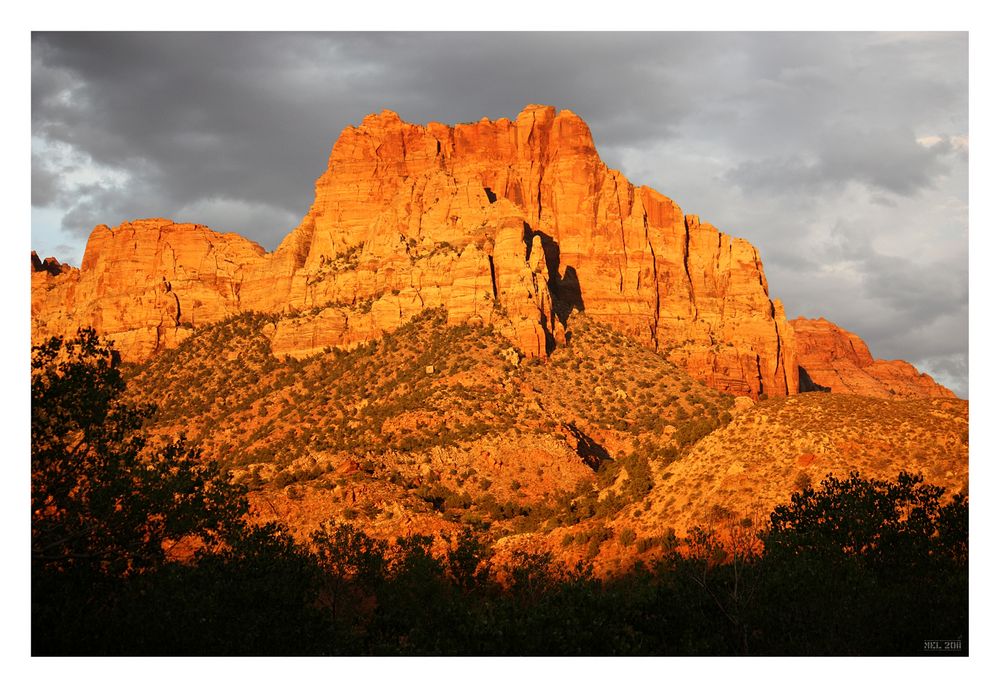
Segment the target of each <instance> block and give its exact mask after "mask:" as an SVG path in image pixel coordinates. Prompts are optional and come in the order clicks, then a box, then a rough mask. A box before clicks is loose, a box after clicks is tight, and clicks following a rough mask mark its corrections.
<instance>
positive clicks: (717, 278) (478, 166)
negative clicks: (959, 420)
mask: <svg viewBox="0 0 1000 688" xmlns="http://www.w3.org/2000/svg"><path fill="white" fill-rule="evenodd" d="M39 282H40V283H39V284H38V285H37V286H36V287H35V288H33V295H32V313H33V332H34V333H35V334H36V335H38V336H44V335H49V334H60V333H63V334H64V333H67V332H72V331H73V330H74V329H75V328H76V327H77V326H78V325H81V324H92V325H94V326H95V327H96V328H97V329H98V330H99V331H100V332H102V333H104V334H107V335H108V336H110V337H112V338H113V339H115V341H116V342H117V345H118V346H119V347H120V348H121V349H122V351H123V354H124V356H125V357H126V359H129V360H143V359H145V358H147V357H149V356H151V355H153V354H154V353H156V352H158V351H161V350H163V349H164V348H168V347H170V346H174V345H176V344H177V343H178V342H179V341H181V340H182V339H183V338H184V337H185V336H187V334H188V333H189V331H190V328H192V327H195V326H198V325H201V324H205V323H208V322H215V321H217V320H219V319H221V318H223V317H225V316H227V315H232V314H234V313H237V312H240V311H245V310H254V311H262V312H279V313H284V314H289V315H292V314H297V315H298V316H299V317H296V318H288V319H285V320H283V321H282V322H280V323H278V325H277V328H276V331H275V332H274V334H273V338H272V342H273V345H274V348H275V352H276V353H277V354H278V355H281V354H284V353H289V354H292V355H295V356H302V355H307V354H310V353H314V352H316V351H321V350H323V349H324V348H325V347H328V346H339V347H343V346H347V347H350V346H354V345H357V344H359V343H363V342H367V341H370V340H372V339H375V338H378V337H379V336H380V335H381V334H382V333H383V332H387V331H391V330H393V329H395V328H397V327H399V326H400V325H401V324H403V323H404V322H406V320H407V319H409V318H410V317H412V316H413V315H414V314H416V313H418V312H420V311H421V310H423V309H425V308H429V307H435V306H444V307H445V308H446V309H447V311H448V314H449V315H448V317H449V322H451V323H461V322H483V323H488V324H493V325H495V326H496V327H497V328H498V329H499V330H500V331H501V332H502V333H503V334H504V335H505V336H507V337H508V338H509V339H510V340H511V341H512V342H513V343H514V344H515V345H516V346H517V347H518V348H519V349H520V350H521V352H522V353H523V354H524V355H526V356H529V357H530V356H544V355H545V354H546V353H547V352H550V351H551V350H552V349H553V348H554V347H555V346H558V345H560V344H562V343H564V342H565V336H566V318H567V316H568V315H569V313H570V312H573V311H585V312H586V313H587V314H588V315H589V316H591V317H593V318H594V319H596V320H598V321H600V322H605V323H607V324H609V325H611V326H612V327H613V328H615V329H616V330H617V331H619V332H621V333H623V334H625V335H627V336H629V337H632V338H634V339H636V340H637V341H640V342H642V343H643V344H645V345H647V346H649V347H651V348H653V349H655V350H665V351H668V352H669V356H670V358H671V360H673V361H674V362H676V363H678V364H679V365H681V366H683V367H684V368H686V369H687V370H688V371H689V372H690V373H691V374H692V375H694V376H695V377H697V378H698V379H700V380H703V381H705V382H706V383H707V384H709V385H710V386H712V387H714V388H716V389H719V390H722V391H726V392H729V393H733V394H742V395H748V396H751V397H754V398H756V397H758V396H759V395H761V394H769V395H775V394H788V393H794V392H795V391H797V387H798V374H797V369H796V365H795V356H794V346H793V344H792V340H793V336H794V335H793V334H792V332H791V329H790V328H789V326H788V324H787V322H786V320H785V316H784V311H783V309H782V306H781V304H780V302H778V301H776V300H774V301H772V299H771V298H770V296H769V294H768V288H767V281H766V279H765V277H764V271H763V266H762V264H761V261H760V256H759V254H758V252H757V250H756V249H755V248H754V247H753V246H752V245H750V244H749V243H747V242H746V241H744V240H742V239H737V238H731V237H729V236H728V235H726V234H723V233H721V232H719V231H717V230H716V229H715V228H714V227H712V226H711V225H709V224H706V223H702V222H700V220H699V219H698V217H697V216H693V215H687V216H685V215H684V214H683V213H682V212H681V210H680V208H679V207H678V206H677V205H676V204H675V203H674V202H673V201H671V200H670V199H668V198H666V197H664V196H662V195H661V194H659V193H657V192H656V191H654V190H652V189H649V188H646V187H635V186H633V185H632V184H631V183H629V181H628V180H627V179H626V178H625V177H624V176H623V175H622V174H621V173H620V172H618V171H616V170H610V169H608V168H607V166H605V165H604V164H603V163H602V162H601V160H600V157H599V156H598V154H597V151H596V149H595V148H594V143H593V139H592V138H591V135H590V131H589V129H588V128H587V125H586V124H585V123H584V122H583V120H581V119H580V118H579V117H577V116H576V115H575V114H573V113H572V112H569V111H567V110H563V111H561V112H558V113H557V112H556V111H555V109H554V108H551V107H544V106H535V105H532V106H528V107H527V108H526V109H525V110H524V111H523V112H521V113H520V114H519V115H518V116H517V118H516V119H515V120H513V121H512V120H508V119H499V120H496V121H489V120H483V121H480V122H477V123H472V124H460V125H456V126H455V127H448V126H445V125H441V124H437V123H431V124H428V125H427V126H417V125H413V124H408V123H405V122H403V121H401V120H400V119H399V117H398V116H397V115H396V114H395V113H392V112H388V111H385V112H383V113H381V114H380V115H371V116H369V117H366V118H365V119H364V121H363V122H362V123H361V126H359V127H348V128H347V129H345V130H344V132H343V133H342V134H341V136H340V138H339V139H338V141H337V142H336V144H335V145H334V147H333V151H332V153H331V155H330V162H329V166H328V169H327V171H326V172H325V173H324V174H323V175H322V176H321V177H320V178H319V180H318V181H317V183H316V195H315V201H314V203H313V206H312V208H311V209H310V210H309V213H308V214H307V215H306V217H305V218H304V219H303V221H302V223H301V225H300V226H299V227H298V228H296V229H295V230H294V231H292V232H291V233H290V234H289V235H288V236H287V237H286V238H285V239H284V241H282V242H281V244H280V246H279V247H278V248H277V250H275V251H274V252H273V253H267V252H265V251H264V250H263V249H262V248H261V247H259V246H257V245H256V244H254V243H253V242H250V241H248V240H246V239H243V238H241V237H239V236H237V235H234V234H226V235H222V234H219V233H216V232H213V231H211V230H210V229H208V228H206V227H202V226H197V225H179V224H174V223H172V222H170V221H169V220H165V219H151V220H139V221H135V222H131V223H125V224H123V225H121V226H120V227H117V228H114V229H111V228H109V227H106V226H99V227H97V228H96V229H95V230H94V231H93V233H92V235H91V237H90V240H89V241H88V244H87V248H86V252H85V255H84V259H83V264H82V266H81V269H80V270H79V271H70V272H68V273H66V274H61V275H58V276H51V279H49V278H46V277H43V278H41V279H40V280H39Z"/></svg>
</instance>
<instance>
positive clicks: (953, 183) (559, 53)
mask: <svg viewBox="0 0 1000 688" xmlns="http://www.w3.org/2000/svg"><path fill="white" fill-rule="evenodd" d="M531 102H542V103H551V104H553V105H556V106H557V107H561V108H569V109H572V110H574V111H576V112H577V113H579V114H580V115H581V116H582V117H583V118H584V119H585V120H586V121H587V122H588V124H590V126H591V129H592V131H593V133H594V139H595V141H596V143H597V145H598V149H599V150H600V152H601V154H602V156H603V157H604V159H605V161H606V162H607V163H608V164H609V165H611V166H613V167H616V168H618V169H621V170H623V171H624V172H625V173H626V174H627V175H628V176H629V177H630V178H631V179H632V180H633V181H634V182H636V183H640V184H648V185H650V186H653V187H654V188H657V189H658V190H660V191H662V192H663V193H665V194H667V195H668V196H670V197H672V198H674V199H675V200H676V201H678V203H680V204H681V206H682V207H683V208H684V209H685V211H687V212H694V213H698V214H700V215H701V216H702V217H703V219H705V220H706V221H709V222H712V223H714V224H716V225H717V226H719V227H720V228H721V229H722V230H723V231H726V232H728V233H730V234H734V235H737V236H743V237H746V238H747V239H749V240H751V241H752V242H754V243H755V244H756V245H758V247H759V248H760V250H761V253H762V256H763V258H764V261H765V266H766V268H767V272H768V280H769V283H770V286H771V291H772V294H773V295H775V296H778V297H780V298H782V299H783V300H784V301H785V303H786V307H787V309H788V312H789V314H790V315H792V316H794V315H796V314H800V313H801V314H805V315H811V316H818V315H824V316H825V317H827V318H829V319H831V320H834V321H836V322H838V323H839V324H841V325H842V326H844V327H847V328H848V329H851V330H853V331H856V332H857V333H858V334H860V335H861V336H862V337H864V338H865V339H866V340H867V341H868V342H869V344H870V345H871V347H872V349H873V352H874V353H875V354H876V355H877V356H880V357H884V358H905V359H907V360H911V362H914V363H915V364H917V365H920V366H924V367H926V369H928V370H930V371H932V372H935V373H937V374H940V375H946V376H948V377H947V379H948V380H951V381H953V382H952V383H951V384H953V385H954V386H955V387H956V388H957V391H959V392H960V393H962V392H963V391H964V390H965V389H966V388H967V367H968V354H967V352H968V335H967V330H968V219H967V214H968V210H967V204H968V190H967V186H968V169H967V168H968V162H967V154H968V153H967V151H968V148H967V146H968V138H967V137H968V40H967V36H966V35H965V34H955V33H931V34H870V33H869V34H866V33H808V34H796V33H777V34H764V33H722V34H712V33H699V34H695V33H627V34H621V33H555V34H553V33H514V34H510V33H439V34H414V33H389V34H380V33H370V34H280V33H264V34H238V33H224V34H211V33H192V34H169V33H168V34H163V33H135V34H129V33H113V34H94V33H66V34H49V33H34V34H33V35H32V137H33V155H32V205H33V230H32V242H33V245H35V247H36V248H38V249H39V250H40V251H41V252H42V253H45V254H58V255H59V257H60V258H63V259H69V260H70V261H71V262H78V261H79V259H80V255H81V254H82V248H83V242H84V241H85V238H86V236H87V234H88V233H89V231H90V230H91V229H92V227H93V226H94V225H96V224H98V223H105V224H111V225H114V224H118V223H120V222H122V221H125V220H129V219H134V218H136V217H151V216H165V217H172V218H174V219H176V220H178V221H194V222H201V223H205V224H209V225H210V226H213V227H214V228H216V229H218V230H220V231H237V232H240V233H242V234H244V235H246V236H248V237H250V238H252V239H254V240H256V241H258V242H259V243H261V244H262V245H264V246H265V247H266V248H273V247H274V246H275V245H277V243H278V242H279V241H280V239H281V238H282V237H283V236H284V235H285V234H286V233H287V232H288V231H289V230H290V229H291V228H292V227H293V226H294V225H295V224H296V223H297V222H298V220H299V218H301V216H302V215H303V214H304V213H305V212H306V210H307V209H308V207H309V204H310V202H311V198H312V189H313V183H314V181H315V178H316V177H317V176H319V174H320V173H321V172H322V171H323V169H324V167H325V165H326V160H327V156H328V154H329V149H330V146H331V145H332V143H333V141H334V140H335V139H336V137H337V135H338V134H339V132H340V130H341V129H342V128H343V127H345V126H348V125H352V124H356V123H358V122H359V121H360V120H361V119H362V118H363V117H364V116H365V115H366V114H368V113H369V112H377V111H380V110H382V109H384V108H389V109H393V110H396V111H397V112H399V113H400V115H401V116H402V117H403V118H404V119H407V120H409V121H414V122H427V121H432V120H433V121H440V122H447V123H454V122H461V121H474V120H478V119H480V118H481V117H483V116H488V117H491V118H495V117H500V116H508V117H509V116H512V115H515V114H516V113H517V112H518V111H519V110H520V109H521V108H522V107H523V106H524V105H525V104H527V103H531ZM67 249H69V250H70V253H69V254H68V255H67V254H66V250H67ZM963 371H965V372H963Z"/></svg>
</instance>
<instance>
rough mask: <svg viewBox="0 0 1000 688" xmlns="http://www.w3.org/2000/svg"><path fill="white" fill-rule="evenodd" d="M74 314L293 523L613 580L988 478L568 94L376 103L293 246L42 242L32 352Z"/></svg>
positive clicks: (938, 411)
mask: <svg viewBox="0 0 1000 688" xmlns="http://www.w3.org/2000/svg"><path fill="white" fill-rule="evenodd" d="M80 326H92V327H94V328H96V329H97V330H98V332H99V333H100V334H103V335H105V336H107V337H109V338H111V339H113V340H114V341H115V346H116V348H118V349H119V350H120V351H121V353H122V356H123V359H124V360H125V361H126V366H127V371H128V375H127V377H128V394H129V397H130V399H131V400H132V401H135V402H143V403H144V402H152V403H155V404H156V405H158V406H159V412H158V414H157V415H156V416H155V417H154V418H153V419H152V420H151V421H150V430H151V432H153V433H154V434H155V435H157V436H163V437H172V436H176V435H178V434H181V433H185V434H187V435H188V436H189V437H190V438H191V439H193V440H195V441H197V443H198V444H199V445H200V446H201V447H202V449H203V451H204V456H205V458H206V459H214V460H217V461H219V462H221V463H222V464H223V465H224V466H225V467H226V468H227V469H228V470H230V471H231V476H232V479H233V480H235V481H237V482H240V483H243V484H245V485H246V486H247V487H248V488H249V489H250V498H251V502H252V503H253V505H254V507H255V509H256V510H257V516H258V518H260V519H261V520H267V519H269V518H274V517H277V518H278V519H279V520H281V521H282V522H284V523H285V524H287V525H289V526H290V528H291V529H292V531H293V532H294V533H295V534H296V535H297V536H299V537H305V536H306V535H307V534H308V533H309V532H311V531H312V530H313V529H314V528H315V527H316V526H317V525H319V524H320V523H321V522H323V521H325V520H326V519H330V518H334V519H336V520H338V521H355V522H357V523H358V524H359V525H361V526H362V527H363V528H364V529H365V530H366V531H367V532H371V533H375V534H378V535H380V536H382V537H390V536H394V535H400V534H414V533H417V534H436V533H442V532H449V531H455V530H457V529H459V528H462V527H473V528H476V529H479V530H480V531H482V532H484V533H486V534H488V536H489V538H490V539H491V540H492V541H493V542H494V543H495V544H496V546H497V548H498V551H500V552H502V551H504V548H514V547H518V548H520V547H527V546H537V547H541V548H544V549H545V550H547V551H550V552H557V553H559V556H561V557H562V558H564V559H566V560H567V561H579V560H581V559H586V560H590V561H592V562H595V563H596V564H597V565H598V569H599V570H605V571H613V570H624V569H625V568H627V567H628V566H629V565H630V564H631V563H632V562H634V561H635V560H636V559H641V558H643V557H645V556H648V555H649V554H651V553H652V551H653V550H654V549H656V548H657V547H659V546H660V545H665V544H667V543H668V541H669V540H670V538H669V534H670V533H671V532H673V533H675V534H681V535H682V534H684V533H686V532H689V531H690V530H691V529H693V528H694V527H696V526H699V525H707V524H713V523H714V524H718V523H721V522H723V521H725V520H727V519H729V520H733V519H736V520H742V519H744V518H748V517H750V516H753V517H756V516H758V515H760V514H766V513H767V512H768V511H769V510H770V509H771V508H773V507H774V506H775V505H777V504H779V503H782V502H784V501H786V500H787V498H788V495H789V494H790V493H791V492H792V491H794V490H796V489H801V488H802V486H804V485H806V484H815V483H817V482H818V481H819V480H821V479H822V478H823V476H825V475H826V474H827V473H834V474H836V475H846V474H847V473H848V472H849V471H850V470H860V471H863V472H864V473H865V474H866V475H871V476H874V477H893V476H894V475H896V474H897V473H898V472H899V471H901V470H912V471H917V472H924V473H925V474H926V475H927V477H928V478H929V479H931V480H933V481H935V482H937V483H938V484H940V485H942V486H944V487H946V488H947V489H948V490H949V491H950V492H956V491H958V490H961V489H963V488H964V487H965V486H966V485H967V476H968V402H965V401H963V400H958V399H954V398H953V397H954V395H953V394H952V393H951V392H950V391H949V390H947V389H945V388H944V387H942V386H940V385H938V384H936V383H935V382H934V381H933V380H932V379H931V378H930V377H929V376H927V375H921V374H920V373H918V372H917V371H916V369H914V368H913V367H912V366H910V365H909V364H907V363H905V362H903V361H880V360H875V359H874V358H873V357H872V356H871V353H870V352H869V350H868V348H867V346H866V345H865V344H864V342H863V341H861V339H860V338H858V337H857V336H856V335H853V334H851V333H849V332H847V331H845V330H842V329H840V328H839V327H837V326H836V325H834V324H832V323H830V322H828V321H826V320H823V319H819V320H806V319H803V318H798V319H796V320H792V321H787V320H786V318H785V315H784V310H783V308H782V306H781V303H780V302H779V301H778V300H777V299H772V298H771V296H770V294H769V291H768V286H767V280H766V278H765V276H764V270H763V266H762V263H761V260H760V256H759V254H758V252H757V250H756V249H755V248H754V247H753V246H752V245H750V244H749V243H748V242H746V241H744V240H742V239H738V238H732V237H730V236H728V235H726V234H724V233H722V232H719V231H718V230H716V229H715V228H714V227H712V226H711V225H709V224H707V223H703V222H701V221H700V220H699V218H698V217H697V216H695V215H684V214H683V213H682V212H681V210H680V208H678V207H677V205H676V204H675V203H673V201H671V200H670V199H668V198H666V197H665V196H662V195H661V194H659V193H658V192H656V191H654V190H652V189H649V188H646V187H635V186H633V185H632V184H631V183H629V181H628V180H627V179H625V178H624V176H623V175H622V174H621V173H620V172H618V171H615V170H610V169H608V168H607V167H606V166H605V165H604V164H603V163H602V162H601V160H600V158H599V156H598V155H597V152H596V150H595V148H594V143H593V140H592V138H591V135H590V132H589V130H588V128H587V126H586V124H585V123H584V122H583V121H582V120H581V119H580V118H579V117H577V116H576V115H575V114H573V113H571V112H569V111H566V110H563V111H560V112H556V110H555V109H554V108H551V107H545V106H536V105H531V106H528V107H527V108H526V109H525V110H524V111H523V112H521V113H520V114H519V115H518V116H517V117H516V118H515V119H514V120H508V119H499V120H496V121H490V120H485V119H484V120H482V121H480V122H476V123H470V124H459V125H456V126H454V127H449V126H445V125H442V124H437V123H431V124H428V125H426V126H418V125H413V124H408V123H405V122H403V121H402V120H400V118H399V117H398V116H397V115H395V113H392V112H388V111H385V112H382V113H381V114H379V115H370V116H368V117H366V118H365V119H364V121H363V122H362V123H361V125H360V126H358V127H348V128H347V129H345V130H344V132H343V133H342V134H341V136H340V138H339V139H338V141H337V142H336V144H335V145H334V147H333V150H332V152H331V155H330V161H329V165H328V168H327V171H326V172H325V173H324V174H323V175H322V176H321V177H320V178H319V180H318V181H317V183H316V194H315V200H314V202H313V205H312V207H311V209H310V210H309V212H308V214H307V215H306V216H305V218H304V219H303V220H302V223H301V224H300V225H299V226H298V227H297V228H296V229H294V230H293V231H292V232H291V233H290V234H289V235H288V236H287V237H285V239H284V240H283V241H282V242H281V244H280V245H279V246H278V248H277V249H276V250H275V251H273V252H268V251H266V250H264V249H263V248H262V247H260V246H258V245H257V244H255V243H253V242H251V241H249V240H247V239H245V238H243V237H241V236H239V235H237V234H220V233H218V232H214V231H212V230H211V229H209V228H207V227H203V226H200V225H192V224H176V223H173V222H171V221H170V220H166V219H145V220H136V221H134V222H128V223H124V224H122V225H121V226H119V227H116V228H113V229H112V228H109V227H106V226H103V225H102V226H98V227H97V228H95V229H94V231H93V233H92V234H91V236H90V239H89V241H88V243H87V248H86V252H85V255H84V259H83V263H82V265H81V267H80V268H79V269H76V268H71V267H69V266H66V265H63V264H60V263H59V262H58V261H57V260H55V259H53V258H47V259H45V260H44V261H42V260H40V259H39V258H38V256H37V255H35V254H32V336H33V340H34V341H39V340H41V339H43V338H45V337H48V336H51V335H68V334H72V333H74V332H75V331H76V329H77V328H78V327H80ZM799 392H815V393H803V394H799Z"/></svg>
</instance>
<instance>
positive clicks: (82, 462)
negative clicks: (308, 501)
mask: <svg viewBox="0 0 1000 688" xmlns="http://www.w3.org/2000/svg"><path fill="white" fill-rule="evenodd" d="M119 368H120V359H119V356H118V354H117V352H116V351H114V350H113V349H112V348H111V345H110V344H109V343H107V342H103V341H101V340H100V338H99V337H98V336H97V334H96V333H95V332H94V330H92V329H81V330H80V331H79V332H78V334H77V336H76V337H75V338H73V339H71V340H68V341H64V339H63V338H62V337H53V338H52V339H50V340H49V341H47V342H45V343H44V344H42V345H39V346H35V347H33V348H32V360H31V373H32V374H31V411H32V418H31V513H32V518H31V558H32V565H33V566H32V569H33V576H34V577H35V578H36V581H37V579H38V576H41V575H43V574H45V575H48V574H53V575H58V574H68V573H76V574H83V573H84V572H89V573H90V574H95V575H99V576H109V577H124V576H128V575H131V574H134V573H137V572H142V571H148V570H152V569H154V568H156V567H157V566H158V565H160V564H162V562H163V561H164V560H165V558H166V556H167V550H166V548H165V545H167V544H168V543H170V542H176V541H177V540H179V539H181V538H183V537H185V536H194V537H197V538H200V539H201V540H202V541H203V542H205V543H207V544H212V543H216V542H219V541H220V540H223V539H224V538H225V537H226V534H227V533H230V532H231V531H232V530H233V529H234V528H240V527H241V526H242V520H241V517H242V516H243V515H244V514H245V513H246V510H247V503H246V501H245V499H244V498H243V489H242V488H240V487H237V486H234V485H231V484H230V483H229V482H228V480H226V478H225V476H223V475H222V474H221V473H220V472H219V469H218V466H217V465H215V464H212V463H210V464H203V463H202V462H201V461H200V460H199V454H198V451H197V450H196V449H192V448H190V447H188V446H187V444H186V442H185V441H184V438H183V437H181V438H180V439H178V440H174V441H170V442H166V443H161V444H160V445H159V446H152V445H151V444H150V442H149V441H148V438H147V436H146V433H145V432H144V431H143V425H144V422H145V420H146V419H147V418H149V417H150V416H151V415H152V414H153V412H154V410H155V409H154V407H153V406H148V405H147V406H136V405H130V404H129V403H127V402H126V401H124V399H123V392H124V390H125V383H124V381H123V379H122V375H121V371H120V369H119Z"/></svg>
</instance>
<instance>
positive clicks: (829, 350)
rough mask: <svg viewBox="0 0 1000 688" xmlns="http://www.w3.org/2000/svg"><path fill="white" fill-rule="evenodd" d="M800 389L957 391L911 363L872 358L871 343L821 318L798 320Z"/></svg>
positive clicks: (881, 393)
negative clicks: (869, 344)
mask: <svg viewBox="0 0 1000 688" xmlns="http://www.w3.org/2000/svg"><path fill="white" fill-rule="evenodd" d="M790 324H791V326H792V328H793V329H794V330H795V342H796V350H797V353H798V364H799V389H800V391H803V392H814V391H825V392H844V393H849V394H863V395H865V396H870V397H881V398H884V399H888V398H890V397H899V398H914V397H950V398H954V397H955V393H954V392H952V391H951V390H950V389H948V388H947V387H943V386H941V385H939V384H938V383H936V382H935V381H934V378H932V377H931V376H930V375H928V374H926V373H921V372H919V371H918V370H917V369H916V368H914V367H913V366H912V365H910V364H909V363H907V362H906V361H883V360H875V359H874V358H872V355H871V352H870V351H869V350H868V347H867V345H865V343H864V342H863V341H862V340H861V338H860V337H858V336H857V335H856V334H854V333H852V332H848V331H847V330H844V329H841V328H839V327H837V326H836V325H835V324H833V323H832V322H830V321H828V320H825V319H823V318H819V319H817V320H808V319H806V318H796V319H795V320H792V321H791V322H790Z"/></svg>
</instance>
